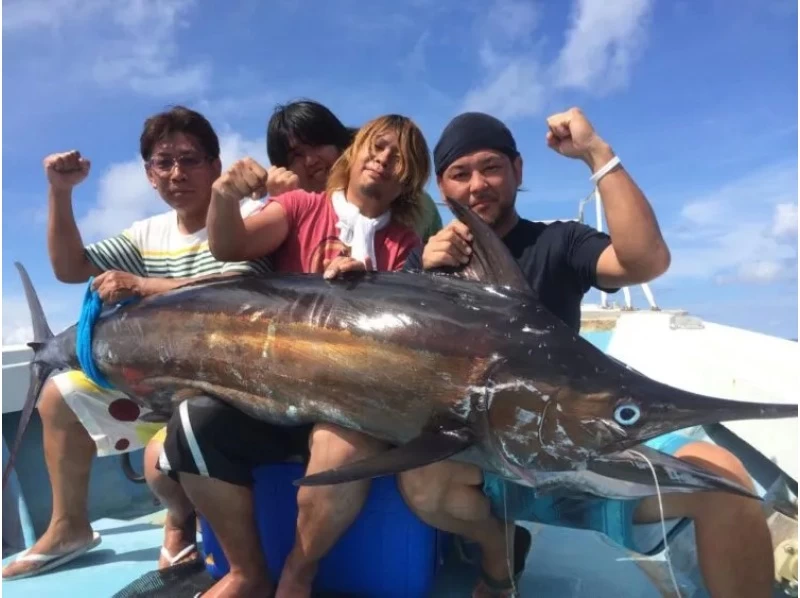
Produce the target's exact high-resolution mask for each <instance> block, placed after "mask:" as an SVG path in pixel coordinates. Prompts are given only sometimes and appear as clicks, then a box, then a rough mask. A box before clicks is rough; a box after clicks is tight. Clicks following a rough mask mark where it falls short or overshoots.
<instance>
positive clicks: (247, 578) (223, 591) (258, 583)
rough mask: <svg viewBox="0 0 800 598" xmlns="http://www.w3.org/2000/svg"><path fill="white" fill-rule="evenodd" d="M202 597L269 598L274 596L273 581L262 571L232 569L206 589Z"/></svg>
mask: <svg viewBox="0 0 800 598" xmlns="http://www.w3.org/2000/svg"><path fill="white" fill-rule="evenodd" d="M201 596H202V598H268V597H269V596H272V583H270V581H269V579H267V577H266V575H265V574H264V573H263V572H262V573H261V574H260V575H259V574H255V575H254V574H253V573H250V572H248V573H244V572H239V571H231V572H230V573H228V574H227V575H226V576H224V577H223V578H222V579H220V580H219V581H218V582H217V583H215V584H214V585H213V586H211V587H210V588H209V589H208V590H206V591H205V592H204V593H203V594H202V595H201Z"/></svg>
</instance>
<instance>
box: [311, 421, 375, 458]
mask: <svg viewBox="0 0 800 598" xmlns="http://www.w3.org/2000/svg"><path fill="white" fill-rule="evenodd" d="M309 444H310V448H311V453H312V455H313V456H316V457H317V458H320V457H323V456H324V459H325V460H326V461H330V462H334V463H348V462H352V461H355V460H357V459H363V458H365V457H369V456H372V455H375V454H377V453H379V452H381V451H383V450H386V444H385V443H383V442H381V441H379V440H377V439H375V438H372V437H370V436H367V435H366V434H363V433H361V432H356V431H354V430H348V429H346V428H341V427H339V426H336V425H333V424H317V425H315V426H314V429H313V430H312V432H311V438H310V441H309ZM312 458H313V457H312Z"/></svg>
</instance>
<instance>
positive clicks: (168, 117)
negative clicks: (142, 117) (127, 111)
mask: <svg viewBox="0 0 800 598" xmlns="http://www.w3.org/2000/svg"><path fill="white" fill-rule="evenodd" d="M175 133H184V134H186V135H191V136H192V137H194V138H195V139H197V141H198V142H199V143H200V146H201V147H202V148H203V151H204V152H205V153H206V156H207V157H208V158H210V159H211V160H216V159H218V158H219V138H218V137H217V134H216V132H215V131H214V127H212V126H211V123H210V122H208V120H207V119H206V117H205V116H203V115H202V114H200V113H199V112H195V111H194V110H190V109H189V108H185V107H184V106H173V107H172V108H170V109H169V110H167V111H166V112H160V113H158V114H155V115H153V116H151V117H150V118H148V119H147V120H146V121H145V122H144V129H143V130H142V136H141V137H140V138H139V151H140V153H141V154H142V159H143V160H144V161H145V162H146V161H147V160H149V159H150V157H151V156H152V154H153V148H154V147H155V145H156V143H158V142H159V141H162V140H164V139H165V138H167V137H169V136H170V135H174V134H175Z"/></svg>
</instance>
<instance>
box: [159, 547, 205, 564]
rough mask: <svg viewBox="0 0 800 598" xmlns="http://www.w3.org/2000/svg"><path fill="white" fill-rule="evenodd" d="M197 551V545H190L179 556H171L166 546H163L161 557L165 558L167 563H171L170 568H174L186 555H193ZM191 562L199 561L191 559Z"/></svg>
mask: <svg viewBox="0 0 800 598" xmlns="http://www.w3.org/2000/svg"><path fill="white" fill-rule="evenodd" d="M196 550H197V546H196V545H194V544H189V545H188V546H186V547H185V548H184V549H183V550H181V551H180V552H179V553H178V554H176V555H175V556H172V555H171V554H170V552H169V550H167V548H166V546H162V547H161V556H162V557H164V558H165V559H167V562H168V563H169V566H170V567H172V566H174V565H175V563H177V562H178V561H180V560H181V559H182V558H184V557H185V556H186V555H188V554H191V553H192V552H194V551H196ZM197 558H199V554H198V557H197ZM189 560H190V561H193V560H197V559H189Z"/></svg>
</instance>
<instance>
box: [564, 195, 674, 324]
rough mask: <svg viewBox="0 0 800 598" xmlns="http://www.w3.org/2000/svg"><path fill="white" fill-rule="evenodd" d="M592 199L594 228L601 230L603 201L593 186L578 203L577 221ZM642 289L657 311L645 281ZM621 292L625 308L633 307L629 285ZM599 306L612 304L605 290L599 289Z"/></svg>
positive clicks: (605, 306)
mask: <svg viewBox="0 0 800 598" xmlns="http://www.w3.org/2000/svg"><path fill="white" fill-rule="evenodd" d="M592 200H594V207H595V210H594V213H595V220H596V222H595V228H596V229H597V230H599V231H600V232H603V230H604V226H603V201H602V198H601V197H600V190H599V189H598V188H597V187H595V188H594V189H592V191H591V192H590V193H589V194H588V195H587V196H586V197H584V198H583V199H582V200H581V201H580V203H578V219H577V220H578V222H580V223H581V224H584V217H585V207H586V204H587V203H589V202H590V201H592ZM639 286H640V287H641V289H642V293H644V296H645V298H646V299H647V303H648V305H649V306H650V309H652V310H653V311H659V310H660V308H659V307H658V305H657V304H656V299H655V296H654V295H653V290H652V289H651V288H650V285H649V284H647V283H642V284H641V285H639ZM622 294H623V296H624V298H625V307H624V309H626V310H632V309H633V298H632V296H631V289H630V287H622ZM600 306H601V307H602V308H604V309H609V308H611V307H613V306H610V305H609V302H608V293H606V292H605V291H600Z"/></svg>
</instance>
